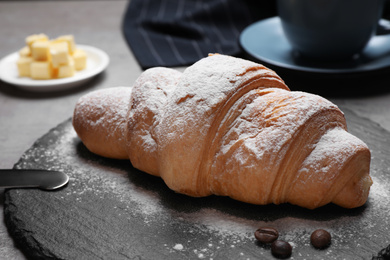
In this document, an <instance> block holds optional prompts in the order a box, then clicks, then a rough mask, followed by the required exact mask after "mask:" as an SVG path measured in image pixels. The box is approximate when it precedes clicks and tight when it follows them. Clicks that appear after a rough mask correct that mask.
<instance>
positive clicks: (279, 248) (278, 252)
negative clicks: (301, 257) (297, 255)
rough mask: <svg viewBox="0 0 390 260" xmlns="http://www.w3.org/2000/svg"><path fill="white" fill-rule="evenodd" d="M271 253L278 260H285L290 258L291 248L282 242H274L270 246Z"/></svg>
mask: <svg viewBox="0 0 390 260" xmlns="http://www.w3.org/2000/svg"><path fill="white" fill-rule="evenodd" d="M271 253H272V254H273V255H274V256H275V257H278V258H287V257H290V256H291V253H292V246H291V245H290V244H289V243H288V242H286V241H282V240H276V241H274V242H273V243H272V244H271Z"/></svg>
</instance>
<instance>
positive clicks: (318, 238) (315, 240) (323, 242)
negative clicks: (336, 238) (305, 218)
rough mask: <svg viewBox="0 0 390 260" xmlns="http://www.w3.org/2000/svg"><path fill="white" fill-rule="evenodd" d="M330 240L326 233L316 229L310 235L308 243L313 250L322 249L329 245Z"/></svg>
mask: <svg viewBox="0 0 390 260" xmlns="http://www.w3.org/2000/svg"><path fill="white" fill-rule="evenodd" d="M331 238H332V237H331V235H330V234H329V232H328V231H326V230H323V229H317V230H316V231H314V232H313V233H312V234H311V236H310V242H311V244H312V245H313V246H314V247H315V248H318V249H322V248H325V247H327V246H329V245H330V241H331Z"/></svg>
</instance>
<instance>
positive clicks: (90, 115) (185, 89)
mask: <svg viewBox="0 0 390 260" xmlns="http://www.w3.org/2000/svg"><path fill="white" fill-rule="evenodd" d="M73 125H74V128H75V130H76V132H77V134H78V135H79V137H80V138H81V140H82V141H83V143H84V144H85V146H86V147H87V148H88V149H89V150H90V151H91V152H93V153H96V154H98V155H101V156H105V157H110V158H117V159H126V158H130V161H131V163H132V165H133V166H134V167H135V168H138V169H140V170H142V171H144V172H147V173H149V174H152V175H155V176H160V177H161V178H162V179H163V180H164V181H165V183H166V184H167V185H168V187H169V188H171V189H172V190H174V191H176V192H179V193H183V194H187V195H190V196H194V197H201V196H208V195H211V194H216V195H222V196H229V197H231V198H233V199H236V200H240V201H243V202H248V203H253V204H261V205H265V204H269V203H274V204H280V203H291V204H295V205H299V206H302V207H305V208H309V209H314V208H317V207H320V206H323V205H325V204H328V203H335V204H337V205H340V206H342V207H345V208H354V207H359V206H361V205H363V204H364V203H365V202H366V200H367V197H368V193H369V190H370V186H371V184H372V180H371V178H370V176H369V168H370V151H369V149H368V147H367V145H366V144H365V143H363V142H362V141H361V140H360V139H358V138H356V137H355V136H353V135H351V134H349V133H348V132H347V127H346V121H345V118H344V115H343V113H342V112H341V111H340V110H339V108H338V107H337V106H336V105H334V104H332V103H331V102H329V101H327V100H326V99H324V98H322V97H319V96H317V95H313V94H308V93H304V92H296V91H290V90H289V88H288V87H287V86H286V85H285V84H284V82H283V80H282V79H281V78H280V77H279V76H278V75H277V74H276V73H275V72H273V71H271V70H269V69H267V68H265V67H264V66H262V65H259V64H256V63H253V62H250V61H246V60H243V59H239V58H233V57H229V56H225V55H210V56H209V57H207V58H204V59H201V60H200V61H198V62H197V63H195V64H194V65H192V66H190V67H188V68H187V69H186V70H185V71H184V72H183V73H181V72H178V71H176V70H173V69H168V68H152V69H149V70H146V71H145V72H143V73H142V74H141V75H140V77H139V78H138V79H137V80H136V82H135V84H134V85H133V87H118V88H110V89H102V90H98V91H95V92H92V93H89V94H87V95H85V96H83V97H81V98H80V100H79V101H78V103H77V105H76V107H75V111H74V116H73Z"/></svg>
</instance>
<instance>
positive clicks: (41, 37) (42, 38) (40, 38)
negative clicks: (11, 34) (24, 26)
mask: <svg viewBox="0 0 390 260" xmlns="http://www.w3.org/2000/svg"><path fill="white" fill-rule="evenodd" d="M48 40H49V37H47V35H46V34H43V33H40V34H33V35H30V36H27V37H26V44H27V46H28V47H29V48H30V50H31V48H32V44H33V43H34V42H36V41H48Z"/></svg>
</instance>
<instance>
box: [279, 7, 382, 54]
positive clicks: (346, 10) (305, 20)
mask: <svg viewBox="0 0 390 260" xmlns="http://www.w3.org/2000/svg"><path fill="white" fill-rule="evenodd" d="M383 7H384V0H277V8H278V14H279V17H280V19H281V23H282V28H283V31H284V34H285V36H286V38H287V40H288V42H289V43H290V44H291V46H292V49H293V50H294V51H295V52H296V53H298V54H299V55H300V56H302V57H305V58H311V59H317V60H345V59H350V58H353V57H356V56H357V55H358V54H359V53H361V52H362V50H363V49H364V48H365V47H366V46H367V44H368V42H369V40H370V39H371V38H372V37H373V36H374V35H375V32H376V29H377V25H378V22H379V20H380V18H381V16H382V11H383Z"/></svg>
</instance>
